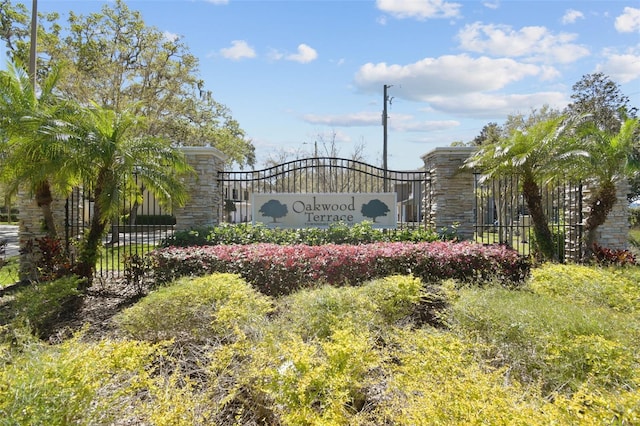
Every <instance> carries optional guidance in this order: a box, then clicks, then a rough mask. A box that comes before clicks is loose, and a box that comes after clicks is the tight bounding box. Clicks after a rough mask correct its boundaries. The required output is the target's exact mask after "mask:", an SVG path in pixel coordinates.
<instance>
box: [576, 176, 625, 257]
mask: <svg viewBox="0 0 640 426" xmlns="http://www.w3.org/2000/svg"><path fill="white" fill-rule="evenodd" d="M616 192H617V200H616V203H615V204H614V205H613V209H612V210H611V212H609V214H608V215H607V220H606V221H605V222H604V223H603V224H602V225H600V226H599V227H598V229H597V230H596V243H598V245H599V246H601V247H606V248H609V249H613V250H626V249H628V248H629V228H630V225H629V201H628V200H627V193H628V192H629V183H628V182H627V180H626V179H625V180H621V181H619V182H618V183H617V185H616ZM591 195H592V194H591V191H590V189H589V188H588V187H587V186H585V191H584V201H583V206H584V209H585V212H584V214H583V217H584V220H586V219H587V215H588V214H589V211H588V210H589V201H590V197H591Z"/></svg>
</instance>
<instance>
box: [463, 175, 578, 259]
mask: <svg viewBox="0 0 640 426" xmlns="http://www.w3.org/2000/svg"><path fill="white" fill-rule="evenodd" d="M582 193H583V191H582V185H581V184H574V183H569V182H552V183H549V184H548V185H546V186H544V187H543V188H542V204H543V208H544V211H545V214H546V216H547V220H548V223H549V228H550V230H551V233H552V235H553V238H554V247H555V250H556V254H557V256H558V259H559V260H560V261H567V260H573V261H579V260H580V259H581V258H582V244H581V242H582V235H583V229H582V228H583V224H582V222H583V216H582V215H583V213H582V212H583V206H582V204H583V198H582V197H583V195H582ZM475 194H476V201H475V208H474V210H475V217H476V224H475V234H476V239H477V241H479V242H481V243H486V244H491V243H499V244H505V245H507V246H509V247H512V248H514V249H516V250H518V251H519V252H520V253H522V254H525V255H529V254H534V252H535V236H534V233H533V225H532V223H531V221H530V217H529V212H528V209H527V206H526V203H525V202H524V197H523V195H522V192H521V183H520V180H519V178H518V176H517V175H513V176H510V177H505V178H501V179H493V180H488V181H486V182H482V183H481V182H480V174H476V175H475Z"/></svg>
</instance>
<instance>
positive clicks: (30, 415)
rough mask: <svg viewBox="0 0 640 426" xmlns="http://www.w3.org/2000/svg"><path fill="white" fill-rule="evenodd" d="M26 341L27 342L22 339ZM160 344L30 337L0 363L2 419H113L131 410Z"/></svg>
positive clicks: (54, 423)
mask: <svg viewBox="0 0 640 426" xmlns="http://www.w3.org/2000/svg"><path fill="white" fill-rule="evenodd" d="M23 343H25V342H23ZM159 351H160V348H159V347H157V346H151V345H149V344H146V343H141V342H115V341H100V342H96V343H82V342H80V340H79V338H74V339H71V340H68V341H65V342H63V343H62V344H60V345H56V346H52V345H44V344H41V343H26V344H23V345H21V347H20V348H19V350H17V349H16V350H13V351H11V352H9V353H7V354H6V355H7V358H5V359H2V360H0V361H2V364H0V365H1V366H2V369H0V424H3V425H52V426H58V425H59V426H65V425H70V424H110V423H112V422H114V421H116V420H122V419H124V418H126V416H130V415H132V414H133V413H131V406H130V405H129V403H130V401H128V400H129V399H131V398H133V397H134V396H135V395H136V394H137V393H138V392H139V391H141V390H143V389H144V387H145V386H144V385H145V384H146V383H148V382H149V381H150V379H149V377H150V376H149V371H151V368H150V367H151V363H152V361H153V359H154V358H155V357H157V356H158V354H159Z"/></svg>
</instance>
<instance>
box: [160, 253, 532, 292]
mask: <svg viewBox="0 0 640 426" xmlns="http://www.w3.org/2000/svg"><path fill="white" fill-rule="evenodd" d="M149 256H150V257H151V264H152V269H153V274H154V278H155V280H156V283H158V284H162V283H167V282H170V281H173V280H175V279H176V278H179V277H182V276H201V275H205V274H210V273H213V272H229V273H235V274H239V275H241V276H242V277H243V278H244V279H246V280H247V281H248V282H250V283H251V284H253V285H254V286H255V287H256V288H257V289H258V290H259V291H261V292H263V293H264V294H268V295H283V294H289V293H292V292H293V291H295V290H298V289H299V288H303V287H310V286H311V287H312V286H315V285H318V284H323V283H328V284H332V285H343V284H351V285H354V284H359V283H362V282H364V281H368V280H371V279H374V278H379V277H384V276H389V275H393V274H413V275H414V276H416V277H419V278H421V279H422V280H423V281H424V282H435V281H439V280H441V279H449V278H453V279H456V280H460V281H463V282H473V283H478V284H482V283H486V282H489V281H491V280H494V279H498V280H500V281H502V282H504V283H505V284H507V285H516V284H519V283H521V282H523V281H524V279H525V278H526V277H527V276H528V275H529V272H530V269H531V264H530V261H529V260H528V259H527V258H525V257H523V256H520V255H519V254H518V253H517V252H516V251H514V250H511V249H508V248H506V247H504V246H499V245H491V246H483V245H480V244H477V243H473V242H459V243H454V242H443V241H440V242H431V243H373V244H364V245H337V244H326V245H322V246H309V245H302V244H298V245H277V244H263V243H261V244H249V245H219V246H200V247H188V248H183V247H168V248H164V249H159V250H156V251H153V252H151V253H150V254H149Z"/></svg>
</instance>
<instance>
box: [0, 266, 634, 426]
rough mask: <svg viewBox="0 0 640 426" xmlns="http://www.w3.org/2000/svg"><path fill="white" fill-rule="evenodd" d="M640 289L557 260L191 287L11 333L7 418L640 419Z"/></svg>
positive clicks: (3, 417)
mask: <svg viewBox="0 0 640 426" xmlns="http://www.w3.org/2000/svg"><path fill="white" fill-rule="evenodd" d="M639 278H640V268H638V267H637V266H628V267H625V268H619V267H618V268H613V267H607V268H602V267H597V266H577V265H553V264H549V265H541V266H538V267H536V268H534V269H533V270H532V273H531V275H530V277H529V278H528V279H527V280H526V282H525V283H523V284H522V285H521V286H519V287H513V286H504V285H502V284H501V283H500V282H494V283H484V284H483V285H482V286H478V285H476V284H474V283H469V282H463V281H459V280H455V279H448V280H442V281H438V282H437V283H429V284H427V283H425V282H423V281H422V280H421V279H419V278H418V277H415V276H412V275H409V274H402V275H392V276H388V277H384V278H377V279H372V280H368V281H366V282H362V283H360V284H359V285H357V286H354V285H351V286H342V287H336V286H328V285H323V286H318V287H317V288H306V289H301V290H299V291H296V292H293V293H291V294H289V295H285V296H267V295H264V294H262V293H261V292H259V291H258V290H257V289H256V288H255V287H253V286H252V285H251V284H249V283H248V282H247V281H246V280H244V279H242V278H241V277H240V276H238V275H237V274H220V273H215V274H212V275H206V276H203V277H191V278H190V277H183V278H181V279H179V280H177V281H174V282H171V283H168V284H167V285H166V286H163V287H160V288H158V289H156V290H154V291H153V292H151V293H150V294H149V295H148V296H147V297H145V298H143V299H141V300H140V301H138V302H137V303H136V304H134V305H132V306H130V307H128V308H126V309H123V310H122V311H121V312H120V313H119V314H118V315H116V317H114V319H113V321H112V322H113V329H112V331H111V333H110V334H90V333H89V332H88V331H86V330H85V331H82V330H81V331H79V332H78V334H77V335H76V336H75V337H73V338H70V339H66V340H64V341H62V342H54V343H52V342H50V343H46V342H44V341H41V340H38V339H36V338H34V337H32V335H31V334H30V333H29V332H28V331H25V328H24V326H23V324H24V321H19V320H18V319H16V320H15V321H12V322H8V323H7V324H5V325H4V326H2V328H1V329H0V330H1V333H0V336H1V338H0V342H1V343H0V363H1V365H2V368H1V370H0V424H12V425H14V424H18V425H20V424H25V425H26V424H52V425H63V424H69V423H78V424H154V425H198V424H201V425H206V424H220V425H232V424H243V425H258V424H281V425H311V424H313V425H315V424H332V425H357V424H363V425H365V424H367V425H368V424H397V425H420V424H460V425H463V424H464V425H468V424H520V425H538V424H539V425H547V424H575V422H579V424H594V425H595V424H620V425H632V424H638V422H639V421H640V392H638V390H639V389H638V388H639V387H640V354H639V353H638V351H637V347H638V342H639V341H640V316H639V315H638V314H639V312H640V311H639V310H638V308H639V307H640V306H639V305H638V303H639V302H638V301H639V300H640V298H639V297H638V296H639V294H640V284H638V283H639V282H640V279H639ZM24 303H26V302H24ZM425 312H429V313H430V315H425Z"/></svg>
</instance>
